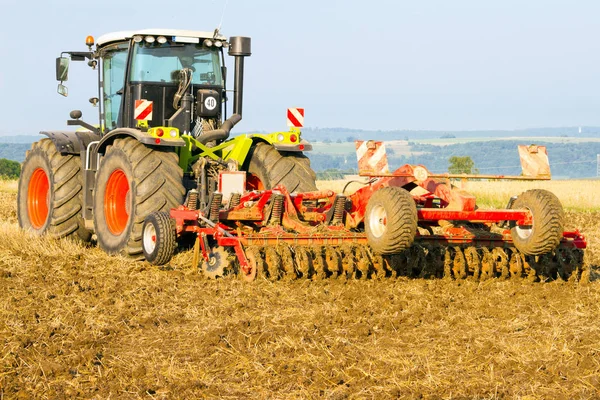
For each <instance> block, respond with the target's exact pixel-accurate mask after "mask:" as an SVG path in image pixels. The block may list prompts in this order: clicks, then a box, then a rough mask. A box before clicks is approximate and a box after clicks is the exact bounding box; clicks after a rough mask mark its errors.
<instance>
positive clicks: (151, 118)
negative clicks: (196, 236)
mask: <svg viewBox="0 0 600 400" xmlns="http://www.w3.org/2000/svg"><path fill="white" fill-rule="evenodd" d="M86 45H87V48H88V50H87V51H65V52H62V53H61V56H60V57H58V58H57V59H56V79H57V81H59V82H60V83H59V84H58V93H59V94H61V95H63V96H67V95H68V89H67V87H66V86H65V82H66V81H67V80H68V72H69V65H70V61H74V62H75V61H83V62H87V65H88V66H89V67H91V68H92V70H95V71H96V73H97V74H98V97H93V98H91V99H90V103H91V104H92V105H94V106H97V107H98V121H97V122H95V123H93V122H90V121H84V120H83V119H82V113H81V111H79V110H74V111H72V112H71V113H70V119H69V120H67V125H71V126H79V128H78V129H77V130H76V131H43V132H41V134H43V135H45V136H47V138H44V139H42V140H40V141H38V142H36V143H34V144H33V145H32V147H31V149H30V150H29V151H28V152H27V154H26V158H25V161H24V163H23V166H22V172H21V178H20V181H19V189H18V220H19V225H20V226H21V227H22V228H23V229H26V230H30V231H33V232H35V233H37V234H40V235H42V234H47V235H50V236H51V237H55V238H65V237H70V238H74V239H76V240H80V241H83V242H89V241H91V240H92V236H93V235H95V236H96V240H97V243H98V245H99V246H100V247H101V248H102V249H103V250H105V251H106V252H108V253H110V254H123V255H126V256H129V257H133V258H136V259H141V258H143V252H142V225H143V223H144V220H145V218H146V217H147V216H148V215H151V214H153V213H156V212H161V211H164V212H168V211H169V210H171V209H172V208H174V207H177V206H179V205H180V204H182V203H184V201H185V200H186V196H190V195H191V196H193V197H194V198H195V199H197V207H198V209H199V210H203V211H205V212H206V213H207V214H208V213H209V209H210V206H211V204H212V203H214V200H213V197H214V193H215V192H217V191H218V189H219V188H220V182H219V175H220V172H221V171H225V170H226V171H230V172H239V173H240V174H241V175H243V184H244V185H246V186H247V187H246V188H244V189H248V190H251V189H260V190H269V189H272V188H273V187H275V186H277V185H283V186H285V187H287V188H288V189H289V190H290V191H301V192H305V191H314V190H316V185H315V173H314V172H313V171H312V170H311V168H310V162H309V160H308V158H307V157H306V156H305V155H304V154H303V151H307V150H310V149H311V145H310V144H309V143H308V142H306V141H305V140H303V139H302V138H301V133H300V131H299V130H298V129H294V128H292V129H290V131H285V132H275V133H270V134H243V135H239V136H237V137H235V138H230V137H229V136H230V132H231V129H232V128H233V127H234V126H235V125H236V124H237V123H238V122H239V121H240V120H241V119H242V97H243V85H244V60H245V58H246V57H248V56H250V55H251V39H250V38H249V37H242V36H234V37H231V38H229V39H227V38H226V37H224V36H222V35H221V34H220V33H219V31H218V30H215V31H214V32H199V31H187V30H168V29H146V30H138V31H126V32H116V33H110V34H107V35H104V36H101V37H99V38H98V40H97V42H95V40H94V38H93V37H92V36H88V37H87V38H86ZM226 50H227V52H228V54H229V56H232V57H233V58H234V64H235V71H234V78H233V80H234V82H233V95H232V98H231V99H230V98H229V93H231V91H228V89H227V67H226V66H225V51H226ZM230 102H233V104H232V106H231V107H230V108H231V110H232V111H231V113H228V104H229V103H230Z"/></svg>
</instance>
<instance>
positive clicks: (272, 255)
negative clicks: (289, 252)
mask: <svg viewBox="0 0 600 400" xmlns="http://www.w3.org/2000/svg"><path fill="white" fill-rule="evenodd" d="M265 272H266V273H267V277H268V278H269V279H270V280H272V281H274V280H277V279H279V278H280V277H281V274H282V273H285V271H283V270H282V262H281V256H280V255H279V254H278V253H277V250H276V249H275V248H274V247H265Z"/></svg>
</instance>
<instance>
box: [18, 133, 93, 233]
mask: <svg viewBox="0 0 600 400" xmlns="http://www.w3.org/2000/svg"><path fill="white" fill-rule="evenodd" d="M17 203H18V205H17V217H18V220H19V225H20V226H21V228H23V229H27V230H31V231H33V232H35V233H37V234H39V235H41V234H48V235H50V236H51V237H54V238H64V237H71V238H75V239H78V240H81V241H83V242H88V241H89V240H90V239H91V236H92V234H91V232H90V231H88V230H87V229H85V224H84V221H83V215H82V209H83V184H82V174H81V159H80V157H79V156H74V155H71V154H67V155H63V154H61V153H59V152H58V151H57V150H56V147H55V146H54V143H53V142H52V140H50V139H42V140H40V141H39V142H36V143H34V144H33V145H32V146H31V150H29V151H28V152H27V155H26V157H25V162H24V163H23V167H22V169H21V177H20V179H19V192H18V195H17Z"/></svg>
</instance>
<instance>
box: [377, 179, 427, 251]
mask: <svg viewBox="0 0 600 400" xmlns="http://www.w3.org/2000/svg"><path fill="white" fill-rule="evenodd" d="M417 220H418V217H417V205H416V203H415V200H414V199H413V197H412V196H411V195H410V193H408V192H407V191H406V190H404V189H402V188H399V187H393V186H390V187H385V188H383V189H380V190H378V191H376V192H375V193H373V195H372V196H371V198H370V199H369V202H368V203H367V210H366V213H365V233H366V234H367V240H368V243H369V245H370V246H371V248H372V249H373V251H375V253H377V254H383V255H388V254H398V253H402V252H403V251H404V250H406V249H408V248H409V247H410V246H411V245H412V244H413V242H414V240H415V234H416V231H417Z"/></svg>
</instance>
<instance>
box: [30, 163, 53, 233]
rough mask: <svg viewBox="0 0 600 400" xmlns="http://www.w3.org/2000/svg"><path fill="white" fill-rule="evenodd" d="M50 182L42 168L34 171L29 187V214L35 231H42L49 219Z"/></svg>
mask: <svg viewBox="0 0 600 400" xmlns="http://www.w3.org/2000/svg"><path fill="white" fill-rule="evenodd" d="M49 204H50V180H49V179H48V174H46V171H44V170H43V169H42V168H38V169H36V170H35V171H33V174H31V178H30V179H29V185H28V187H27V213H28V215H29V222H31V226H32V227H33V228H34V229H40V228H42V227H43V226H44V224H45V223H46V220H47V219H48V214H49V212H48V210H49Z"/></svg>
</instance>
